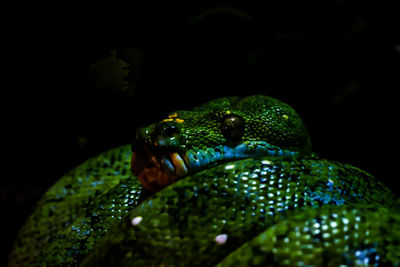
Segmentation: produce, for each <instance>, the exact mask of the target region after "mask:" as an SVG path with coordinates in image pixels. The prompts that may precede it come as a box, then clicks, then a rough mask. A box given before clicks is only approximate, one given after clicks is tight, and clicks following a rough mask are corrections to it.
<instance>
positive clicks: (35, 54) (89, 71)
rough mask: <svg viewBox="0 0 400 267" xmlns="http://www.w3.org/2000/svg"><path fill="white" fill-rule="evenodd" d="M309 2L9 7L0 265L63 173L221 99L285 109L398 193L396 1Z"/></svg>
mask: <svg viewBox="0 0 400 267" xmlns="http://www.w3.org/2000/svg"><path fill="white" fill-rule="evenodd" d="M166 2H170V1H166ZM320 2H324V3H323V4H321V3H317V2H304V1H293V2H291V1H279V2H278V3H275V4H268V5H260V4H257V3H256V2H254V3H252V2H246V1H194V0H193V1H180V2H175V3H174V4H171V3H168V4H160V3H157V2H152V3H149V4H146V5H129V6H115V5H106V6H101V7H100V6H98V5H96V6H90V7H81V6H62V5H57V6H47V5H43V6H37V4H35V5H34V6H24V7H13V8H10V11H12V14H15V15H13V16H11V18H10V19H8V20H7V23H6V24H4V26H5V28H6V29H5V30H4V31H3V37H4V38H3V45H5V46H6V47H5V48H4V49H3V57H4V58H5V59H6V60H5V61H3V62H6V63H5V65H6V68H7V71H6V72H5V73H4V74H5V76H6V77H5V78H6V80H8V81H10V82H9V83H6V82H4V84H3V86H2V91H3V96H4V97H2V100H3V101H2V102H3V105H2V110H3V112H2V115H3V116H2V117H3V125H4V128H3V132H5V133H6V136H7V137H5V138H4V144H5V145H4V146H3V147H6V148H7V149H6V150H3V152H4V154H3V156H5V157H6V158H7V160H6V164H5V166H4V171H3V172H2V173H3V174H2V177H1V188H0V199H1V203H2V206H3V209H2V214H3V215H2V224H3V225H2V229H3V230H4V233H2V244H3V246H4V249H3V250H2V251H3V252H4V256H2V261H3V260H4V262H5V259H6V255H7V254H8V253H9V250H10V249H11V244H12V242H13V240H14V238H15V236H16V233H17V230H18V228H19V227H21V225H22V223H23V222H24V220H25V219H26V218H27V216H28V215H29V213H30V212H31V211H32V208H33V206H34V203H35V202H36V201H37V200H38V199H39V198H40V196H41V195H42V194H43V193H44V192H45V191H46V190H47V188H48V187H49V186H51V185H52V184H53V183H54V182H55V181H57V180H58V179H59V178H60V176H62V175H63V174H64V173H66V172H67V171H68V170H69V169H71V168H73V167H75V166H76V165H77V164H79V163H80V162H82V161H83V160H85V159H86V158H88V157H91V156H95V155H96V154H97V153H99V152H101V151H104V150H106V149H108V148H111V147H115V146H118V145H122V144H127V143H130V142H131V140H132V137H133V135H134V131H135V128H136V127H137V126H139V125H145V124H148V123H151V122H154V121H158V120H161V119H163V118H165V115H166V114H168V113H169V112H171V111H174V110H178V109H190V108H192V107H194V106H196V105H198V104H201V103H203V102H205V101H208V100H211V99H214V98H216V97H221V96H230V95H241V96H245V95H251V94H266V95H270V96H273V97H276V98H278V99H281V100H283V101H285V102H287V103H289V104H290V105H291V106H293V107H294V108H295V109H296V110H297V112H298V113H299V114H300V116H301V117H302V118H303V120H304V122H305V124H306V126H307V128H308V130H309V132H310V135H311V140H312V142H313V148H314V151H315V152H317V153H318V154H319V155H321V156H323V157H326V158H329V159H334V160H338V161H341V162H346V163H350V164H353V165H355V166H358V167H360V168H362V169H364V170H366V171H368V172H370V173H371V174H373V175H374V176H375V177H377V178H378V179H379V180H381V181H383V182H384V183H386V184H387V185H388V186H389V187H391V188H392V189H393V190H394V191H395V192H396V193H397V194H398V195H399V193H400V190H399V189H398V188H397V185H396V182H397V179H398V178H399V175H398V171H397V169H398V163H397V161H398V160H397V158H398V138H397V136H398V134H397V132H398V129H397V127H398V125H397V124H398V121H399V120H398V115H399V114H398V112H397V110H398V109H397V107H398V101H397V98H398V89H399V74H400V72H399V70H400V64H399V63H400V40H399V35H398V33H399V28H398V27H397V25H399V23H398V22H399V21H398V18H399V17H398V14H396V9H395V8H394V7H390V6H383V5H380V4H378V3H377V1H359V2H358V1H340V0H336V1H320ZM361 2H362V3H361ZM17 25H18V26H17ZM111 51H115V52H116V55H115V57H116V58H118V60H123V61H124V62H126V63H127V64H129V67H127V70H129V75H127V76H126V77H125V80H123V82H125V83H126V84H127V88H125V89H124V88H122V87H118V85H115V83H114V84H112V83H111V85H110V83H108V84H107V83H104V81H105V80H112V81H113V79H114V80H118V78H116V76H115V74H113V73H114V72H108V71H99V70H98V69H99V68H97V69H96V66H97V67H98V66H101V63H99V62H105V61H104V60H106V59H107V58H108V59H109V57H110V53H111ZM96 62H97V63H96ZM119 62H120V61H119ZM91 66H92V68H91ZM93 66H94V70H93ZM107 66H108V67H109V68H111V69H112V68H113V67H112V66H111V67H110V65H107ZM114 67H115V66H114ZM116 68H117V71H116V73H117V74H118V73H121V72H122V71H123V70H121V69H118V67H116ZM113 70H114V69H113ZM110 73H111V74H110ZM113 75H114V76H113ZM7 78H8V79H7ZM4 81H5V80H4ZM118 81H119V80H118ZM101 82H103V83H102V84H101ZM116 84H118V83H116Z"/></svg>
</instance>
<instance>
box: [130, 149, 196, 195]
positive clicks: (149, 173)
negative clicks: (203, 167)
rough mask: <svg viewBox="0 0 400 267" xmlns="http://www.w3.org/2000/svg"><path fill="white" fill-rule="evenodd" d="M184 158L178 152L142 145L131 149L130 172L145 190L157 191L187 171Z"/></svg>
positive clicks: (184, 174)
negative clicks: (153, 148)
mask: <svg viewBox="0 0 400 267" xmlns="http://www.w3.org/2000/svg"><path fill="white" fill-rule="evenodd" d="M184 159H185V157H184V156H181V154H180V153H179V152H175V151H174V152H171V151H163V150H160V149H158V150H154V151H153V150H152V149H149V148H148V146H147V145H144V146H141V147H139V148H135V149H134V150H133V154H132V161H131V168H132V173H133V174H134V175H136V176H137V177H138V179H139V181H140V182H141V183H142V185H143V186H144V187H145V188H146V189H147V190H149V191H159V190H161V189H162V188H164V187H166V186H168V185H170V184H172V183H174V182H175V181H177V180H178V179H180V178H182V177H184V176H186V175H187V174H188V173H189V171H188V167H187V164H186V162H185V160H184Z"/></svg>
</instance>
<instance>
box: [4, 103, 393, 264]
mask: <svg viewBox="0 0 400 267" xmlns="http://www.w3.org/2000/svg"><path fill="white" fill-rule="evenodd" d="M398 211H399V202H398V200H397V199H396V198H395V196H394V195H393V194H392V192H391V191H390V190H389V189H388V188H387V187H386V186H385V185H383V184H381V183H379V182H378V181H376V180H375V179H374V178H373V177H372V176H371V175H369V174H368V173H366V172H364V171H362V170H360V169H358V168H356V167H353V166H350V165H347V164H342V163H339V162H334V161H329V160H325V159H321V158H319V157H318V156H316V155H314V154H313V153H312V151H311V143H310V140H309V137H308V134H307V132H306V129H305V127H304V125H303V123H302V121H301V120H300V118H299V117H298V115H297V114H296V113H295V111H294V110H293V109H292V108H291V107H289V106H288V105H287V104H284V103H282V102H280V101H278V100H276V99H274V98H271V97H267V96H261V95H258V96H250V97H246V98H239V97H229V98H221V99H216V100H213V101H211V102H209V103H206V104H204V105H201V106H199V107H197V108H194V109H193V110H191V111H176V112H173V113H171V114H170V115H169V116H168V118H165V119H164V120H162V121H161V122H159V123H155V124H151V125H150V126H148V127H145V128H141V129H139V130H138V131H137V136H136V139H135V141H134V143H133V145H132V148H131V146H122V147H119V148H116V149H113V150H110V151H107V152H105V153H103V154H101V155H99V156H98V157H95V158H92V159H89V160H88V161H86V162H84V163H83V164H81V165H80V166H78V167H77V168H75V169H74V170H72V171H70V172H69V173H68V174H66V175H65V176H64V177H63V178H62V179H60V180H59V181H58V182H57V183H56V184H55V185H54V186H53V187H52V188H51V189H50V190H49V191H48V192H47V193H46V194H45V195H44V197H43V199H42V200H41V201H40V202H39V203H38V205H37V208H36V209H35V211H34V212H33V214H32V215H31V217H30V218H29V219H28V221H27V222H26V224H25V226H24V227H23V228H22V229H21V231H20V234H19V237H18V239H17V241H16V244H15V248H14V250H13V252H12V253H11V255H10V260H9V265H10V266H29V265H31V266H76V265H82V266H213V265H219V266H231V265H232V266H233V265H236V266H382V265H385V266H392V265H393V266H400V215H399V213H398Z"/></svg>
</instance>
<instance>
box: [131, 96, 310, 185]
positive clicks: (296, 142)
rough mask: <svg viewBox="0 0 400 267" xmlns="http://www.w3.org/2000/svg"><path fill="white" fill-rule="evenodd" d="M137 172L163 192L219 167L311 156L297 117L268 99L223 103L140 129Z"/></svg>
mask: <svg viewBox="0 0 400 267" xmlns="http://www.w3.org/2000/svg"><path fill="white" fill-rule="evenodd" d="M132 152H133V153H132V163H131V164H132V172H133V174H134V175H136V176H137V177H138V179H139V180H140V181H141V183H142V184H143V186H144V187H145V188H146V189H148V190H151V191H158V190H160V189H162V188H164V187H166V186H168V185H169V184H172V183H173V182H175V181H176V180H178V179H180V178H182V177H184V176H187V175H188V174H192V173H195V172H198V171H201V170H204V169H207V168H209V167H212V166H215V165H217V164H220V163H223V162H227V161H233V160H237V159H243V158H250V157H258V156H260V157H261V156H263V157H276V156H294V155H297V154H301V155H307V154H311V142H310V139H309V136H308V134H307V131H306V128H305V126H304V125H303V122H302V121H301V119H300V117H299V116H298V115H297V113H296V112H295V111H294V110H293V109H292V108H291V107H290V106H289V105H287V104H285V103H283V102H281V101H279V100H277V99H274V98H272V97H268V96H262V95H255V96H249V97H244V98H240V97H227V98H219V99H216V100H213V101H210V102H208V103H205V104H203V105H201V106H198V107H196V108H194V109H192V110H190V111H188V110H183V111H175V112H173V113H171V114H170V115H169V116H168V117H167V118H165V119H163V120H162V121H160V122H158V123H154V124H151V125H149V126H147V127H144V128H139V129H138V130H137V132H136V138H135V141H134V142H133V145H132Z"/></svg>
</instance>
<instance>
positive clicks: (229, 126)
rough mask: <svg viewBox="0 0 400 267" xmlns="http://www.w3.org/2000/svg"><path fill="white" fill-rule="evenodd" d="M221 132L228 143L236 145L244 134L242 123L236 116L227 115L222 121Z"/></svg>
mask: <svg viewBox="0 0 400 267" xmlns="http://www.w3.org/2000/svg"><path fill="white" fill-rule="evenodd" d="M221 131H222V134H223V135H224V137H225V138H226V140H227V141H228V142H229V143H237V142H239V141H240V140H241V139H242V136H243V134H244V121H243V119H242V118H241V117H239V116H237V115H228V116H226V117H224V118H223V120H222V123H221Z"/></svg>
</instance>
